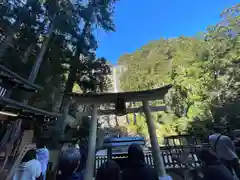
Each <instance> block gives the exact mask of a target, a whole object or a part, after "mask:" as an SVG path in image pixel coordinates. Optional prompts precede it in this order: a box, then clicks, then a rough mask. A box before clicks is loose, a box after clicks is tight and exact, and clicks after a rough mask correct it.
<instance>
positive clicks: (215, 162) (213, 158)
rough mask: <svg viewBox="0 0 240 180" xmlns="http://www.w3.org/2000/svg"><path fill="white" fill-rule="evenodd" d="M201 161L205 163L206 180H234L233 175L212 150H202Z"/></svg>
mask: <svg viewBox="0 0 240 180" xmlns="http://www.w3.org/2000/svg"><path fill="white" fill-rule="evenodd" d="M198 157H199V159H200V160H201V161H203V162H204V164H205V166H204V168H203V174H204V180H234V177H233V175H232V173H231V172H230V171H229V170H228V169H227V168H226V167H225V166H224V165H223V164H222V163H221V162H220V160H219V158H218V157H217V155H216V154H215V153H214V152H213V151H211V150H210V149H202V150H201V152H200V153H199V156H198Z"/></svg>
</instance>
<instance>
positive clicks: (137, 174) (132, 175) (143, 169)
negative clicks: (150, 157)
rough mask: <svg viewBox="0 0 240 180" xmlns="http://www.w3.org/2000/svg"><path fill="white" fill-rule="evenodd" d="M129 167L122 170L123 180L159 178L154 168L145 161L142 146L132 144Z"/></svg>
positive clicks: (151, 179) (129, 153)
mask: <svg viewBox="0 0 240 180" xmlns="http://www.w3.org/2000/svg"><path fill="white" fill-rule="evenodd" d="M128 161H129V164H128V165H129V166H128V168H126V169H124V170H123V172H122V180H134V179H136V180H159V178H158V175H157V172H156V171H155V169H154V168H152V167H150V166H149V165H147V164H146V163H145V160H144V153H143V151H142V149H141V147H140V146H138V145H136V144H132V145H131V146H130V147H129V149H128Z"/></svg>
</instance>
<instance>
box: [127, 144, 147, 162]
mask: <svg viewBox="0 0 240 180" xmlns="http://www.w3.org/2000/svg"><path fill="white" fill-rule="evenodd" d="M128 159H129V161H130V162H145V160H144V153H143V150H142V148H141V146H140V145H138V144H131V145H130V147H129V148H128Z"/></svg>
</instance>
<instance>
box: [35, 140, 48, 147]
mask: <svg viewBox="0 0 240 180" xmlns="http://www.w3.org/2000/svg"><path fill="white" fill-rule="evenodd" d="M36 146H37V149H41V148H44V147H46V142H45V140H44V139H40V140H38V141H37V143H36Z"/></svg>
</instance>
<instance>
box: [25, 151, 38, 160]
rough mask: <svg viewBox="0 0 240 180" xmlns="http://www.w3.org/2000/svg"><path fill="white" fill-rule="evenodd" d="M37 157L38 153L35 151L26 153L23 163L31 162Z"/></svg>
mask: <svg viewBox="0 0 240 180" xmlns="http://www.w3.org/2000/svg"><path fill="white" fill-rule="evenodd" d="M36 157H37V153H36V150H35V149H31V150H29V151H27V152H26V154H25V155H24V157H23V159H22V162H28V161H31V160H33V159H36Z"/></svg>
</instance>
